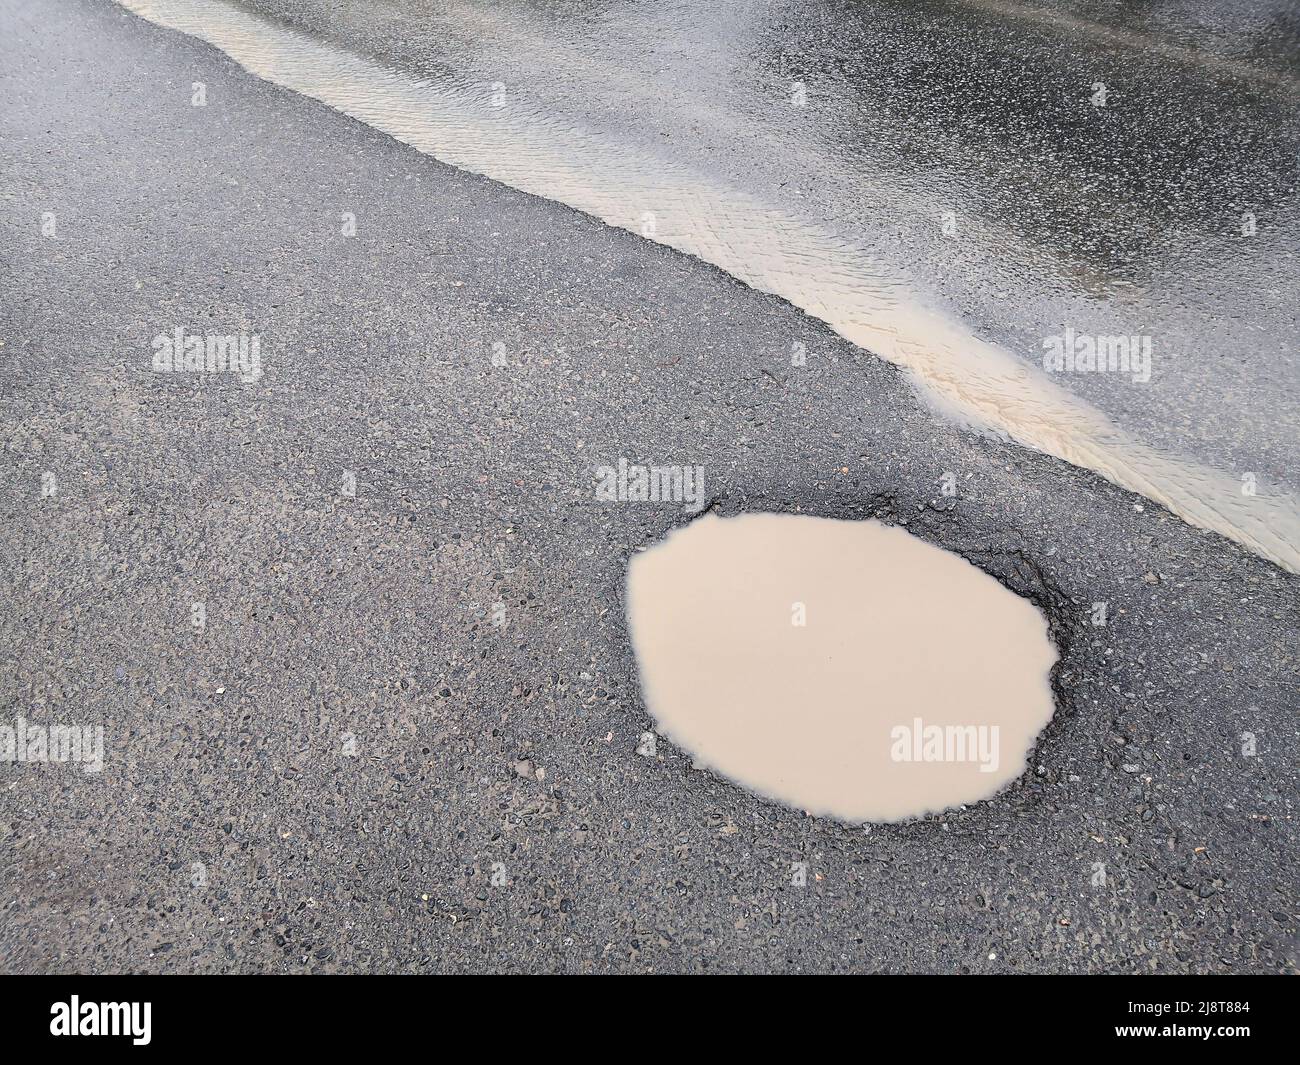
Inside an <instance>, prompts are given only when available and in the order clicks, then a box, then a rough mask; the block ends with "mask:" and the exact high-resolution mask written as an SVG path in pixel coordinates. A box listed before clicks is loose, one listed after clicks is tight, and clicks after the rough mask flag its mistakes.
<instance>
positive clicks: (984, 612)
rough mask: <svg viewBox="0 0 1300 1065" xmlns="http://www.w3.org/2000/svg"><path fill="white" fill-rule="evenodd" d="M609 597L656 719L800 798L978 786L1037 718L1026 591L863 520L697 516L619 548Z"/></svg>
mask: <svg viewBox="0 0 1300 1065" xmlns="http://www.w3.org/2000/svg"><path fill="white" fill-rule="evenodd" d="M627 607H628V623H629V628H630V631H631V635H632V644H633V648H634V650H635V652H636V658H637V664H638V668H639V670H640V676H641V688H642V693H643V695H644V697H645V702H646V705H647V706H648V707H649V710H650V712H651V714H652V715H653V716H654V718H655V720H656V722H657V723H658V726H659V731H660V732H662V733H663V734H664V735H665V736H666V737H667V738H668V739H669V740H671V741H672V742H673V743H675V744H676V745H677V746H679V747H680V748H682V749H683V750H684V751H686V752H687V753H688V754H690V755H691V756H692V757H693V758H694V759H695V761H696V762H697V763H699V764H701V765H703V766H705V767H707V768H709V769H712V770H714V771H716V772H718V773H720V774H722V775H723V776H726V777H728V778H730V779H731V780H733V781H735V782H736V783H738V784H740V785H742V786H744V787H746V788H749V789H750V790H752V791H754V792H757V793H758V794H760V795H763V796H766V797H768V798H771V799H775V800H777V801H779V802H783V803H786V804H787V805H789V806H793V807H795V808H797V809H800V810H807V811H808V812H810V813H814V814H820V815H828V816H832V817H836V818H840V819H842V820H845V821H898V820H904V819H907V818H910V817H916V816H919V815H922V814H926V813H932V812H934V811H938V810H942V809H945V808H947V807H952V806H957V805H961V804H968V803H972V802H977V801H979V800H981V799H986V798H989V797H990V796H992V795H994V794H995V793H996V792H998V791H999V790H1001V789H1002V788H1003V787H1005V786H1006V785H1007V784H1009V783H1010V782H1011V781H1013V780H1014V779H1015V778H1016V777H1018V776H1019V775H1020V774H1021V773H1022V772H1023V771H1024V769H1025V763H1026V758H1027V756H1028V753H1029V750H1030V748H1031V747H1032V746H1033V743H1034V740H1035V738H1036V737H1037V735H1038V733H1039V732H1040V731H1041V730H1042V728H1043V727H1044V726H1045V725H1046V724H1047V722H1048V720H1049V719H1050V718H1051V716H1052V707H1053V703H1052V691H1051V687H1050V683H1049V679H1048V674H1049V672H1050V670H1051V668H1052V665H1053V663H1054V662H1055V661H1056V649H1055V647H1054V646H1053V645H1052V642H1051V640H1050V639H1049V638H1048V634H1047V621H1046V619H1045V618H1044V617H1043V615H1042V614H1041V613H1040V612H1039V611H1038V609H1037V607H1035V606H1034V605H1033V604H1032V603H1030V602H1029V601H1028V600H1026V599H1022V598H1021V597H1020V596H1018V595H1016V594H1014V593H1013V592H1010V591H1008V590H1007V589H1006V588H1004V587H1003V586H1002V585H1001V584H999V583H998V582H997V581H996V580H994V579H993V578H992V577H990V576H989V575H988V574H987V573H985V572H983V571H982V570H980V569H977V568H976V567H975V566H972V565H971V564H970V563H969V562H967V561H966V560H965V559H963V558H961V557H960V556H958V555H955V554H952V553H950V552H948V551H944V550H942V549H940V548H938V547H935V546H934V545H932V544H929V543H926V542H925V541H924V540H920V539H917V538H916V537H915V536H912V535H911V534H910V533H908V532H905V531H904V530H902V529H899V528H895V527H891V526H886V525H881V524H880V523H878V522H875V521H841V520H836V519H830V518H814V517H806V516H800V515H792V514H743V515H740V516H738V517H732V518H720V517H717V516H716V515H712V514H707V515H705V516H703V517H701V518H699V519H698V520H696V521H694V522H692V523H691V524H690V525H688V526H686V527H684V528H681V529H678V530H676V531H674V532H673V533H671V534H670V535H669V536H668V537H667V538H666V539H665V540H664V541H663V542H662V543H661V544H658V545H656V546H655V547H653V548H651V549H650V550H648V551H645V552H643V553H642V554H639V555H637V556H636V557H634V558H633V560H632V562H631V564H630V566H629V568H628V579H627Z"/></svg>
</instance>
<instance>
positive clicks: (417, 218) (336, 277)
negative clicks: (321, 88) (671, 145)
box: [0, 0, 1300, 972]
mask: <svg viewBox="0 0 1300 1065" xmlns="http://www.w3.org/2000/svg"><path fill="white" fill-rule="evenodd" d="M0 20H3V23H4V36H5V37H6V39H8V40H9V41H10V42H11V44H10V47H9V50H8V51H7V52H6V58H5V65H4V67H3V69H2V70H0V76H3V79H4V92H5V94H6V98H7V99H8V100H9V101H11V105H10V106H8V107H7V108H6V109H5V110H4V112H3V114H2V115H0V145H2V147H0V189H3V201H2V204H0V207H2V209H0V228H3V230H4V240H3V243H2V244H0V248H2V249H3V250H2V251H0V276H2V277H3V279H4V280H3V284H4V288H5V294H6V299H5V301H4V306H3V310H0V339H3V341H4V346H3V348H0V359H2V360H3V363H2V364H3V378H2V384H0V406H2V408H3V410H2V411H0V425H3V427H4V439H3V446H4V453H5V465H4V476H3V479H2V480H0V508H2V512H3V514H4V515H5V519H4V529H3V541H2V543H0V552H2V556H3V559H4V562H5V565H4V567H3V580H4V588H3V592H2V593H0V594H3V597H4V600H5V602H6V604H7V605H8V610H7V611H6V613H5V615H4V617H3V619H2V620H0V666H2V667H3V668H2V670H0V700H2V702H3V705H4V707H5V708H6V710H5V713H6V715H7V716H6V718H5V719H4V720H5V721H8V719H9V718H10V717H14V718H16V717H18V716H19V715H21V716H22V717H23V718H24V719H25V721H26V722H28V723H36V724H37V725H38V726H43V725H45V724H48V723H53V722H68V723H77V724H90V725H102V726H103V728H104V735H105V759H104V767H103V769H102V771H101V772H99V773H84V772H82V767H79V766H73V765H68V764H58V763H50V764H31V763H26V764H24V763H17V764H0V843H2V845H3V855H4V857H3V861H0V964H2V965H3V968H4V969H5V970H6V971H19V972H40V971H69V970H75V971H117V970H122V969H129V970H149V971H169V972H173V971H174V972H182V971H303V970H307V971H502V970H508V971H512V970H523V971H536V970H543V971H640V970H655V971H701V970H725V971H772V970H779V971H891V972H898V971H941V972H963V971H969V972H1005V971H1021V972H1026V971H1033V972H1042V971H1070V972H1075V971H1077V972H1084V971H1122V972H1151V971H1158V972H1169V971H1195V972H1203V971H1211V972H1225V971H1226V972H1246V971H1249V972H1257V971H1259V972H1275V971H1294V970H1295V969H1296V967H1297V956H1296V955H1297V943H1296V928H1297V924H1296V911H1297V903H1298V900H1297V893H1296V884H1295V878H1294V876H1293V875H1292V871H1293V870H1294V868H1295V860H1296V854H1297V847H1296V839H1295V827H1294V820H1293V818H1294V809H1293V807H1294V800H1295V795H1296V790H1297V788H1296V786H1297V779H1296V768H1295V767H1296V765H1297V753H1298V752H1297V747H1298V746H1300V736H1298V735H1297V731H1298V730H1297V726H1296V714H1295V711H1296V708H1297V706H1296V695H1295V691H1296V684H1295V681H1296V674H1297V669H1298V668H1300V646H1298V643H1300V641H1298V640H1297V630H1298V628H1300V625H1298V624H1297V622H1298V621H1300V616H1298V615H1300V611H1298V608H1297V595H1296V588H1297V584H1296V580H1297V579H1296V578H1295V577H1294V576H1291V575H1288V574H1287V573H1284V572H1283V571H1282V570H1280V569H1278V568H1277V567H1276V566H1274V565H1272V564H1270V563H1268V562H1266V561H1264V560H1262V559H1260V558H1257V557H1254V556H1252V555H1251V554H1249V553H1248V552H1246V551H1245V550H1244V549H1242V548H1240V547H1238V546H1237V545H1235V544H1232V543H1229V542H1227V541H1225V540H1223V539H1222V538H1220V537H1217V536H1214V535H1212V534H1208V533H1204V532H1201V531H1199V530H1197V529H1193V528H1191V527H1189V526H1187V525H1186V524H1185V523H1183V522H1182V521H1180V520H1178V519H1177V518H1175V517H1173V516H1172V515H1170V514H1169V513H1167V512H1166V511H1164V510H1163V509H1162V508H1160V507H1158V506H1156V505H1153V504H1151V503H1149V502H1146V501H1144V500H1143V499H1142V498H1141V497H1139V496H1136V495H1133V494H1130V493H1128V492H1125V491H1123V490H1121V489H1119V488H1117V487H1115V486H1113V485H1111V484H1109V483H1107V482H1106V481H1104V480H1102V479H1101V478H1099V477H1097V476H1096V475H1094V474H1092V473H1089V472H1087V471H1085V470H1082V469H1079V468H1077V467H1074V466H1069V465H1066V464H1064V463H1061V462H1059V461H1056V460H1054V459H1051V458H1049V457H1047V456H1044V455H1041V454H1037V453H1034V452H1032V451H1028V450H1025V449H1022V448H1020V447H1017V446H1015V445H1012V444H1009V443H1006V442H1003V441H999V440H996V439H990V438H985V437H980V436H976V435H973V434H970V433H967V432H964V431H962V430H960V429H958V428H957V427H955V426H953V425H951V424H949V423H947V422H945V421H943V420H941V419H936V418H935V417H934V416H933V414H932V413H931V412H930V411H929V410H928V409H927V408H926V407H925V406H924V405H923V404H921V403H920V402H918V401H917V400H916V398H915V397H914V395H913V393H912V390H911V388H910V386H909V384H908V382H907V380H906V378H905V376H904V375H903V374H902V373H901V372H900V371H899V370H898V369H897V368H895V367H893V366H890V365H888V364H886V363H884V362H882V361H880V360H876V359H873V358H869V357H864V355H863V353H862V351H861V350H860V349H858V348H855V347H854V346H853V345H851V344H849V343H848V342H846V341H845V340H843V339H842V338H840V337H838V336H837V335H835V334H834V333H833V332H832V331H831V330H830V329H828V328H827V327H825V326H824V325H822V324H821V323H819V322H817V321H815V320H813V319H810V318H808V317H807V316H805V315H803V314H801V313H800V312H798V311H797V310H795V309H794V308H792V307H791V306H789V305H788V304H787V303H785V302H783V301H781V300H779V299H777V298H776V297H774V296H771V295H766V294H763V293H761V292H757V291H754V290H753V289H750V288H747V287H745V286H744V285H741V284H739V283H738V282H736V281H734V280H733V279H731V278H729V277H727V276H725V275H723V274H721V273H719V272H718V271H717V270H715V269H713V268H711V267H709V266H706V265H704V264H702V263H700V262H698V261H695V260H692V259H690V258H687V257H685V256H682V255H679V254H677V253H675V252H674V251H672V250H670V249H668V248H665V247H662V246H659V245H656V244H653V243H650V242H647V241H645V240H642V239H640V238H639V237H637V236H634V235H632V234H629V233H626V232H624V231H622V230H620V229H615V228H610V227H607V226H605V225H602V224H600V223H599V222H597V221H594V220H593V219H591V218H587V217H584V216H582V215H579V214H577V213H575V212H573V211H571V210H569V209H567V208H564V207H562V206H559V205H557V204H554V203H550V202H547V201H546V200H543V199H539V198H536V197H532V196H528V195H525V194H522V193H519V192H516V191H513V190H511V189H508V188H505V187H503V186H501V185H498V184H495V183H493V182H491V181H489V180H486V179H484V178H481V177H478V176H474V175H471V174H466V173H462V172H459V171H457V170H454V169H452V168H450V167H448V166H445V165H442V164H440V163H438V162H437V161H435V160H433V159H431V158H430V157H428V156H427V155H424V154H421V153H419V152H417V151H415V150H413V149H411V148H409V147H407V146H405V145H403V144H401V143H398V142H397V141H394V140H393V139H391V138H389V137H387V136H385V135H383V134H381V133H379V132H377V131H375V130H373V129H371V128H369V127H367V126H364V125H362V124H359V123H357V122H355V121H353V120H351V119H349V118H346V117H344V116H342V115H340V114H338V113H337V112H335V111H331V110H329V109H327V108H325V107H324V106H322V105H320V104H319V103H317V102H315V101H313V100H310V99H307V98H305V97H303V96H299V95H296V94H294V93H291V92H288V91H285V90H283V89H281V88H278V87H276V86H274V85H271V84H268V83H267V82H264V81H261V80H258V79H256V78H254V77H252V76H250V75H249V74H247V73H246V72H245V71H243V70H241V69H240V68H239V67H238V66H236V65H235V64H234V63H233V62H231V61H230V60H229V59H228V58H226V57H225V56H223V55H222V54H220V53H219V52H217V51H215V50H214V49H212V48H210V47H208V46H207V45H204V44H202V43H201V42H198V41H196V40H194V39H192V38H189V37H184V36H181V35H178V34H175V33H172V32H168V31H165V30H162V29H159V28H157V27H154V26H151V25H149V24H147V23H145V22H142V21H140V20H138V19H136V18H134V17H132V16H130V15H128V14H126V13H124V12H122V11H120V10H119V9H117V8H115V7H113V6H110V5H108V4H101V3H90V2H84V0H75V2H70V3H68V4H65V5H59V7H58V8H57V9H56V10H55V11H54V12H52V13H51V12H43V13H42V14H41V15H40V17H39V18H38V17H35V16H33V14H32V13H31V11H30V9H29V8H27V7H26V6H25V5H19V4H15V3H13V2H12V0H4V2H2V3H0ZM358 21H360V22H362V23H365V21H366V19H365V18H364V17H361V16H358ZM1264 65H1265V68H1266V69H1273V68H1272V67H1270V66H1268V65H1267V64H1264ZM196 82H198V83H201V84H203V85H204V86H205V92H206V103H205V105H204V106H203V107H195V106H194V105H193V104H192V99H193V95H194V92H195V89H194V83H196ZM1269 91H1273V90H1269ZM47 213H49V214H52V215H53V216H54V218H55V221H56V231H55V233H56V235H55V236H52V237H45V236H42V226H43V223H44V218H43V216H44V215H45V214H47ZM346 215H352V216H353V220H354V222H355V235H354V236H345V235H344V233H343V230H344V229H345V228H346V227H347V225H348V223H347V220H346V218H345V217H344V216H346ZM178 326H179V327H183V328H184V329H185V330H187V331H188V332H190V333H192V334H200V335H202V334H208V333H214V334H221V335H236V334H243V335H247V334H249V333H252V334H256V335H257V336H258V337H259V338H260V342H261V352H262V355H261V360H262V363H261V374H260V376H259V377H258V379H257V380H255V381H252V382H244V381H242V380H241V379H240V378H239V377H238V376H237V375H235V374H231V373H224V374H215V375H213V374H203V373H158V372H155V371H154V370H153V368H152V359H153V356H154V354H155V351H154V349H153V345H154V341H155V339H156V338H157V337H158V336H167V335H171V334H172V331H173V330H174V329H175V328H176V327H178ZM794 345H801V346H802V350H803V352H804V353H805V355H806V360H804V361H803V362H802V363H798V362H797V361H796V360H793V359H792V357H791V351H792V348H793V347H794ZM794 350H798V349H794ZM1260 421H1261V422H1263V421H1264V419H1262V418H1261V419H1260ZM1260 446H1264V445H1260ZM620 457H625V458H627V459H628V460H629V461H639V462H665V463H683V464H685V463H692V464H696V463H698V464H700V465H702V466H704V468H705V477H706V480H705V483H706V485H707V486H708V496H709V498H710V499H711V500H712V501H713V503H714V505H715V506H716V508H717V510H718V511H719V512H720V513H723V514H735V513H739V512H742V511H752V510H771V511H781V512H791V513H793V512H796V511H797V512H801V513H810V514H817V515H823V516H833V517H859V518H860V517H877V518H880V519H882V520H884V521H886V522H888V523H891V524H898V525H905V526H906V527H907V528H908V529H909V530H910V531H911V532H913V533H915V534H916V535H918V536H920V537H922V538H923V539H926V540H928V541H930V542H932V543H935V544H938V545H939V546H942V547H945V548H947V549H949V550H953V551H956V552H958V553H959V554H961V555H963V556H964V557H966V558H968V559H970V560H971V561H972V562H974V563H975V564H976V565H978V566H980V567H981V568H983V569H985V570H986V571H987V572H989V573H991V574H993V575H994V576H995V577H997V578H998V579H999V580H1000V581H1002V582H1003V583H1004V584H1005V585H1006V586H1007V587H1009V588H1011V589H1012V590H1013V591H1016V592H1018V593H1019V594H1021V595H1024V596H1026V597H1028V598H1030V599H1032V600H1033V601H1034V602H1035V603H1036V604H1037V605H1038V606H1039V607H1040V608H1041V609H1042V610H1043V611H1044V613H1045V615H1046V616H1047V618H1048V621H1049V626H1050V635H1051V637H1052V639H1053V640H1054V642H1055V643H1056V644H1057V647H1058V649H1059V651H1060V654H1061V659H1060V662H1059V663H1058V665H1057V666H1056V668H1055V669H1054V671H1053V677H1052V681H1053V691H1054V693H1055V698H1056V701H1057V712H1056V715H1055V717H1054V719H1053V721H1052V722H1051V723H1050V724H1049V726H1048V727H1047V729H1046V730H1045V732H1044V733H1043V735H1042V736H1041V737H1040V739H1039V741H1038V743H1037V745H1036V746H1035V748H1034V750H1033V752H1032V753H1031V756H1030V767H1031V768H1030V770H1029V772H1028V773H1027V774H1026V775H1025V776H1024V777H1022V778H1021V779H1019V780H1017V781H1016V782H1014V783H1013V784H1012V785H1011V786H1010V787H1009V788H1008V789H1007V790H1006V791H1004V792H1003V793H1001V794H1000V795H998V796H997V797H995V798H994V799H991V800H989V801H987V802H983V803H979V804H977V805H974V806H971V807H969V808H967V809H961V810H954V811H950V812H948V813H945V814H941V815H935V816H931V817H927V818H924V819H920V820H917V821H913V822H909V823H906V824H901V825H886V826H875V827H871V828H866V827H862V826H858V827H851V826H847V825H843V824H840V823H838V822H836V821H833V820H829V819H825V818H812V817H807V816H804V815H803V814H802V813H800V812H799V811H795V810H791V809H788V808H786V807H783V806H780V805H776V804H773V803H770V802H766V801H764V800H761V799H759V798H756V797H754V796H752V795H750V794H747V793H746V792H745V791H743V790H742V789H740V788H737V787H736V786H734V785H732V784H730V783H728V782H726V781H725V780H722V779H720V778H718V777H716V776H714V775H713V774H711V773H709V772H707V771H704V770H701V769H697V768H694V767H693V766H692V765H691V761H690V759H689V758H688V757H686V756H685V755H683V754H682V753H681V752H680V751H679V750H677V749H675V748H674V747H673V746H672V744H671V743H669V742H667V741H664V740H661V741H660V742H659V743H658V744H657V746H656V747H654V748H653V749H652V748H651V747H648V746H647V745H646V744H645V743H644V741H643V735H644V733H645V732H646V731H647V730H648V729H650V728H651V726H652V721H651V719H650V717H649V715H648V714H647V712H646V709H645V707H644V706H643V704H642V702H641V699H640V696H639V694H638V690H637V676H636V672H635V666H634V662H633V658H632V650H631V646H630V641H629V638H628V633H627V629H626V624H625V621H624V617H623V599H622V595H623V593H622V587H623V579H624V574H625V571H626V566H627V563H628V560H629V558H630V557H631V556H632V554H633V553H634V552H635V550H636V549H637V548H638V547H640V546H644V545H648V544H650V543H653V542H655V541H657V540H659V539H661V538H662V537H663V536H664V535H665V534H666V533H667V532H668V531H669V530H670V529H671V528H673V527H675V526H677V525H680V524H683V523H685V522H686V521H687V520H688V519H689V517H690V515H689V514H688V513H687V512H686V511H685V510H684V509H683V508H682V507H680V506H674V505H663V504H650V503H629V502H622V503H617V502H616V503H607V502H603V501H600V500H599V499H597V497H596V494H595V492H594V490H593V485H594V480H593V475H594V471H595V469H596V468H597V467H599V466H601V465H606V464H611V463H616V462H617V461H618V459H619V458H620ZM945 474H951V475H952V476H951V478H946V477H945ZM47 475H53V479H52V480H51V479H50V477H48V476H47ZM945 484H955V485H956V492H955V494H952V495H946V494H944V491H943V490H942V487H941V486H943V485H945ZM47 489H48V490H47ZM196 603H198V604H202V605H203V610H202V611H201V612H200V613H197V614H196V612H195V609H194V607H195V604H196ZM1099 606H1100V607H1101V610H1100V611H1099V610H1098V607H1099ZM197 617H201V618H202V625H199V624H196V618H197ZM1099 622H1100V623H1099Z"/></svg>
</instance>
